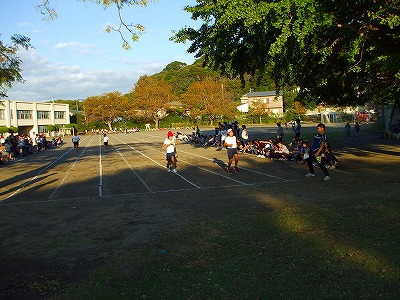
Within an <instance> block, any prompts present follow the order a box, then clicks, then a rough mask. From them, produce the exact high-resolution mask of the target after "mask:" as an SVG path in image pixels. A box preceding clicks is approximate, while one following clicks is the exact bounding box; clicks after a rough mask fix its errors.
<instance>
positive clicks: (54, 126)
mask: <svg viewBox="0 0 400 300" xmlns="http://www.w3.org/2000/svg"><path fill="white" fill-rule="evenodd" d="M46 129H47V131H49V132H51V131H58V129H59V126H57V125H47V126H46Z"/></svg>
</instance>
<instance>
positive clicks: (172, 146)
mask: <svg viewBox="0 0 400 300" xmlns="http://www.w3.org/2000/svg"><path fill="white" fill-rule="evenodd" d="M162 149H163V150H167V156H166V158H167V170H168V172H171V171H172V172H174V173H176V172H177V171H176V138H175V136H174V134H173V133H172V131H168V133H167V138H166V139H165V140H164V143H163V145H162ZM171 167H172V169H171Z"/></svg>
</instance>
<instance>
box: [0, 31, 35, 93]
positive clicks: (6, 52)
mask: <svg viewBox="0 0 400 300" xmlns="http://www.w3.org/2000/svg"><path fill="white" fill-rule="evenodd" d="M0 37H1V34H0ZM19 48H24V49H26V50H28V49H29V48H33V47H32V45H31V44H30V39H29V38H27V37H25V36H22V35H17V34H16V35H13V36H12V37H11V44H10V45H6V44H4V43H3V41H1V40H0V98H4V97H7V90H8V89H10V88H12V87H13V86H14V84H15V83H17V82H22V83H23V82H24V80H23V78H22V76H21V67H20V65H21V64H22V61H21V59H20V58H19V57H18V56H17V52H18V49H19Z"/></svg>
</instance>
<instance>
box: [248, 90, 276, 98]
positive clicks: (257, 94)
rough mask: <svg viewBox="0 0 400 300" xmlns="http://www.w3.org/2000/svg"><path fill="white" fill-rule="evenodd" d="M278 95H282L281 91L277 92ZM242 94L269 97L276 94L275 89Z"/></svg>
mask: <svg viewBox="0 0 400 300" xmlns="http://www.w3.org/2000/svg"><path fill="white" fill-rule="evenodd" d="M279 95H282V92H279ZM244 96H245V97H270V96H276V91H265V92H250V93H247V94H246V95H244Z"/></svg>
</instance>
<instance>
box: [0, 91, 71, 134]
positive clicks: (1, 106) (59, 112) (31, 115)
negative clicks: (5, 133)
mask: <svg viewBox="0 0 400 300" xmlns="http://www.w3.org/2000/svg"><path fill="white" fill-rule="evenodd" d="M67 124H70V120H69V105H68V104H61V103H40V102H27V101H13V100H4V99H2V100H0V127H2V126H5V127H18V132H19V133H27V134H29V135H30V136H32V137H33V136H35V135H36V134H37V133H47V131H48V129H47V126H48V125H57V126H59V127H61V128H63V127H64V126H65V125H67Z"/></svg>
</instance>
